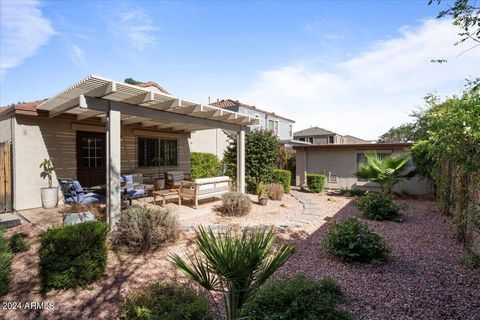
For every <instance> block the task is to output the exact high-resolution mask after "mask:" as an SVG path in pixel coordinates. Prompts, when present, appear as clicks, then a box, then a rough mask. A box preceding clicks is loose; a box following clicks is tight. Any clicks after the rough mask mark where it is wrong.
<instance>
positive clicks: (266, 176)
mask: <svg viewBox="0 0 480 320" xmlns="http://www.w3.org/2000/svg"><path fill="white" fill-rule="evenodd" d="M278 148H279V144H278V138H277V136H276V135H275V134H274V133H273V132H271V131H266V130H254V131H251V132H249V133H247V134H246V138H245V181H246V184H247V189H248V190H249V191H254V190H255V189H256V187H257V184H258V183H259V182H270V181H272V178H273V170H274V169H275V162H276V158H277V154H278ZM223 160H224V163H225V165H226V173H227V175H228V176H229V177H230V178H232V179H233V180H236V175H237V139H236V137H234V138H232V141H231V142H230V145H229V146H228V148H227V150H226V151H225V155H224V159H223Z"/></svg>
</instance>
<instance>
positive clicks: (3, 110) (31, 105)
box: [0, 99, 47, 116]
mask: <svg viewBox="0 0 480 320" xmlns="http://www.w3.org/2000/svg"><path fill="white" fill-rule="evenodd" d="M45 101H47V99H43V100H35V101H30V102H22V103H16V104H11V105H9V106H3V107H0V116H3V115H5V114H7V113H9V112H15V113H22V114H33V115H36V114H37V113H36V109H37V107H38V106H39V105H40V104H42V103H43V102H45Z"/></svg>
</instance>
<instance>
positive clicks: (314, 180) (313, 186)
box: [307, 173, 327, 193]
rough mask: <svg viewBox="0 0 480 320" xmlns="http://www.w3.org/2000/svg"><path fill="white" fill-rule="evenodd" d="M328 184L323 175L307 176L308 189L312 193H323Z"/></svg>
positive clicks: (311, 174) (309, 174) (310, 174)
mask: <svg viewBox="0 0 480 320" xmlns="http://www.w3.org/2000/svg"><path fill="white" fill-rule="evenodd" d="M326 182H327V178H326V177H325V176H324V175H322V174H316V173H308V174H307V187H308V190H310V191H311V192H317V193H318V192H323V190H324V189H325V184H326Z"/></svg>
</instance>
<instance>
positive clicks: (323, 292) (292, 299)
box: [245, 276, 353, 320]
mask: <svg viewBox="0 0 480 320" xmlns="http://www.w3.org/2000/svg"><path fill="white" fill-rule="evenodd" d="M341 299H342V292H341V290H340V286H339V285H338V284H337V283H336V282H335V281H334V280H333V279H331V278H323V279H322V280H320V281H315V280H310V279H308V278H305V277H304V276H296V277H295V278H292V279H276V280H273V281H270V282H268V283H267V284H266V285H265V286H264V287H263V288H262V289H261V290H260V292H259V293H258V295H257V296H256V297H255V299H254V301H253V302H252V303H251V304H249V306H248V308H247V311H246V312H245V315H246V317H247V318H248V319H252V320H256V319H258V320H274V319H275V320H276V319H298V320H317V319H318V320H322V319H324V320H327V319H338V320H341V319H353V315H351V314H349V313H348V312H345V311H343V310H340V309H338V308H337V306H336V305H337V303H338V302H339V301H341Z"/></svg>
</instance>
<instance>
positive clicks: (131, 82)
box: [123, 78, 143, 85]
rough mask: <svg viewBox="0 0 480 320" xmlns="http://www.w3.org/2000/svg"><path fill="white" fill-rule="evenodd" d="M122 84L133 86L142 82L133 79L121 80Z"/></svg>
mask: <svg viewBox="0 0 480 320" xmlns="http://www.w3.org/2000/svg"><path fill="white" fill-rule="evenodd" d="M123 82H125V83H128V84H133V85H136V84H140V83H143V82H142V81H137V80H135V79H133V78H126V79H125V80H123Z"/></svg>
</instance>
